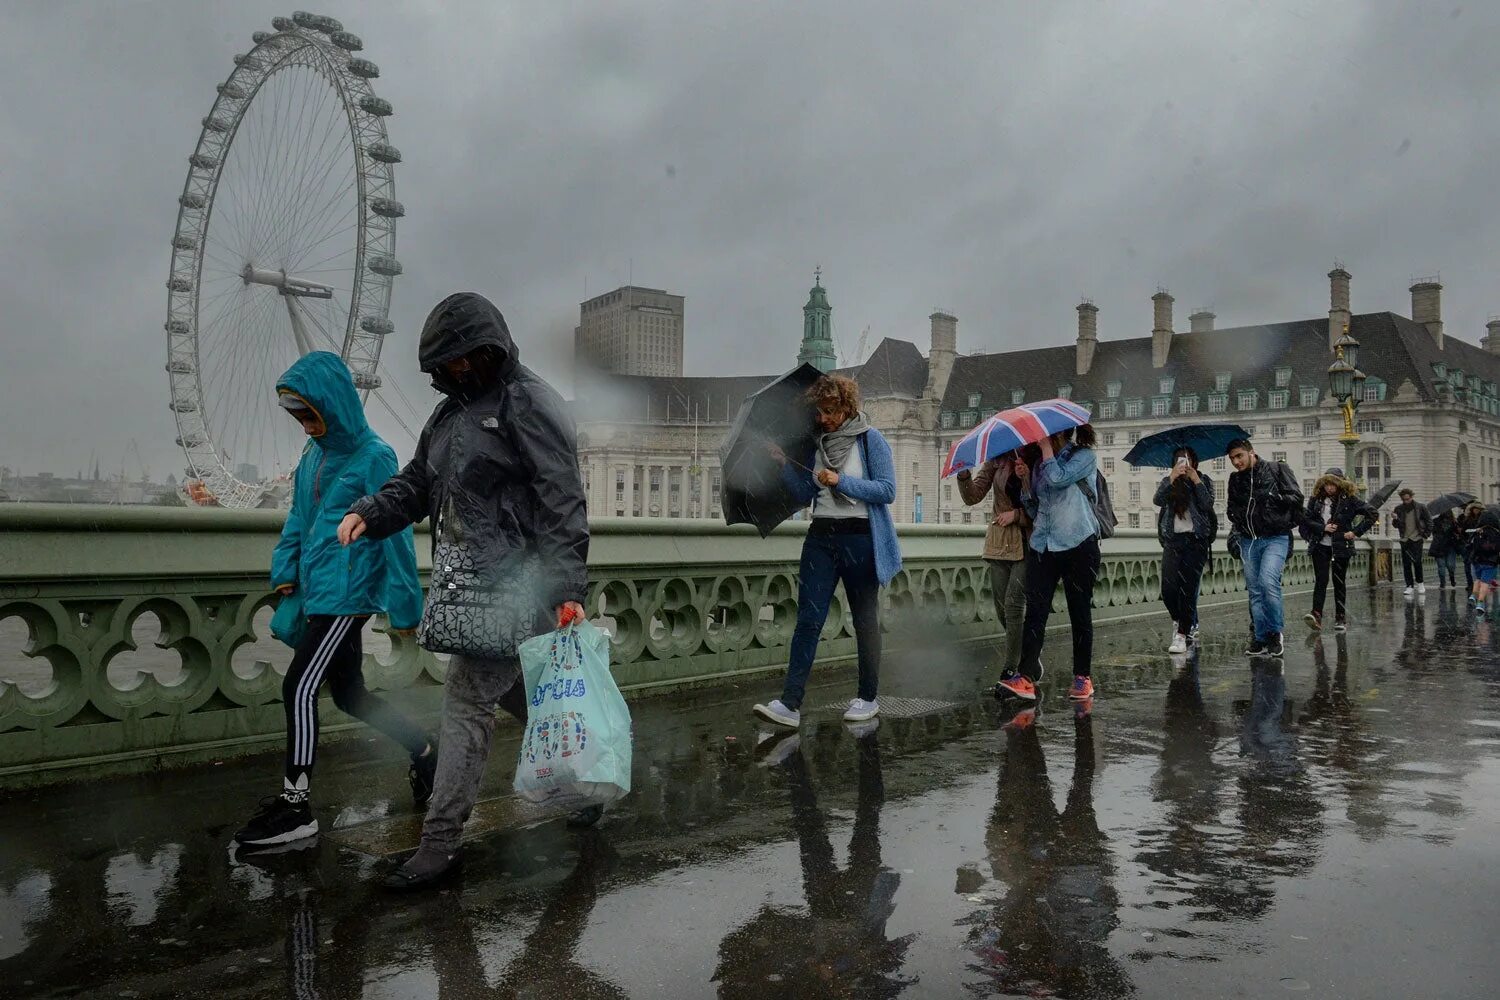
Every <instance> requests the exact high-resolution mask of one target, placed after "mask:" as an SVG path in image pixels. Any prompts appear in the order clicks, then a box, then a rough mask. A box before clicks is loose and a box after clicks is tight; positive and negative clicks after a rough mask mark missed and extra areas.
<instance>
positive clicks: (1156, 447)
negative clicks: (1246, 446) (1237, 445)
mask: <svg viewBox="0 0 1500 1000" xmlns="http://www.w3.org/2000/svg"><path fill="white" fill-rule="evenodd" d="M1249 437H1250V432H1249V431H1247V430H1245V428H1243V427H1241V426H1240V425H1239V424H1184V425H1182V426H1181V427H1169V428H1167V429H1166V430H1164V431H1157V432H1156V433H1155V434H1149V435H1147V436H1146V437H1143V438H1141V439H1140V440H1139V441H1137V442H1136V443H1135V447H1133V448H1131V449H1130V450H1129V451H1128V452H1126V453H1125V462H1126V463H1127V464H1128V465H1131V466H1133V467H1136V468H1140V467H1141V466H1147V467H1154V468H1158V469H1170V468H1171V467H1172V454H1173V453H1174V452H1176V451H1177V449H1178V448H1191V449H1193V454H1195V455H1197V456H1198V460H1199V461H1202V462H1206V461H1208V460H1209V459H1211V458H1222V457H1224V456H1225V455H1227V454H1229V443H1230V442H1231V441H1238V440H1239V439H1241V438H1249Z"/></svg>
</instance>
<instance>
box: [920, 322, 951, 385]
mask: <svg viewBox="0 0 1500 1000" xmlns="http://www.w3.org/2000/svg"><path fill="white" fill-rule="evenodd" d="M927 318H928V320H929V321H930V322H931V323H932V346H931V349H930V350H929V351H928V354H927V388H926V390H925V391H924V392H923V393H922V395H923V397H924V398H926V399H939V400H940V399H942V398H943V394H944V393H945V392H947V391H948V378H949V376H951V375H952V374H953V363H954V361H955V360H956V359H957V357H958V318H957V317H956V316H954V315H953V314H952V313H947V312H943V311H941V310H939V311H937V312H934V313H933V314H932V315H931V316H929V317H927Z"/></svg>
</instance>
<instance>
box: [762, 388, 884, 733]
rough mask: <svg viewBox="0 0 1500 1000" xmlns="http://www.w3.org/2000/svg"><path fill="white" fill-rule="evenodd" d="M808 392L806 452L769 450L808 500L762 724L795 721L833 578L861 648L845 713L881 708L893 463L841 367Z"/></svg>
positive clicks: (862, 717) (852, 717)
mask: <svg viewBox="0 0 1500 1000" xmlns="http://www.w3.org/2000/svg"><path fill="white" fill-rule="evenodd" d="M807 396H808V399H809V400H810V401H811V402H812V404H813V409H814V420H815V421H816V423H817V431H818V434H817V441H816V445H815V447H814V448H813V450H812V451H810V452H808V454H806V455H798V456H796V457H795V460H789V459H788V457H787V456H786V455H785V454H784V453H783V452H782V451H781V449H780V448H777V447H774V446H773V447H772V448H771V449H770V451H771V457H772V458H774V459H776V460H777V461H779V462H780V463H781V474H782V481H783V482H785V483H786V485H787V488H788V489H789V490H790V491H791V493H792V495H793V496H794V497H796V498H797V499H798V500H800V501H802V502H803V503H810V504H812V524H811V525H810V526H809V527H808V529H807V539H806V541H804V542H803V543H802V567H801V571H800V573H799V575H798V578H797V627H796V629H795V631H793V633H792V648H791V658H790V662H789V663H788V664H787V669H786V683H785V684H784V686H783V687H782V691H781V697H780V698H778V699H776V700H775V701H772V702H771V703H770V704H769V705H756V706H755V709H754V710H755V714H756V715H759V716H760V717H761V718H763V719H765V720H767V721H768V722H774V723H776V724H777V725H780V726H786V727H788V728H791V729H795V728H797V727H798V726H800V725H801V723H802V714H801V707H802V696H803V694H804V691H805V689H806V686H807V677H808V674H809V673H811V672H812V665H813V658H814V657H815V656H816V655H817V652H818V637H819V636H820V635H821V634H822V632H823V623H824V622H826V621H827V620H828V610H829V604H830V603H831V602H832V600H833V591H834V588H835V587H836V586H837V585H838V583H839V581H843V584H844V598H845V600H846V601H847V602H848V604H849V610H850V612H851V614H852V616H853V618H854V641H855V645H856V648H857V649H858V653H859V691H858V696H857V697H856V698H854V699H853V700H852V701H850V702H849V707H848V709H847V710H846V711H845V712H844V719H845V720H846V721H848V722H865V721H868V720H870V719H873V718H874V717H875V716H876V715H877V714H879V712H880V705H879V704H878V703H877V701H876V691H877V688H878V686H879V682H880V588H881V587H884V586H885V585H886V584H887V583H890V582H891V578H892V577H894V576H895V575H896V574H897V573H898V572H899V571H900V569H901V548H900V546H899V544H898V543H897V541H896V525H895V522H894V521H893V520H892V518H891V507H890V505H891V503H892V501H894V500H895V499H896V462H895V459H894V458H892V456H891V446H890V445H889V444H888V443H886V440H885V437H884V436H883V435H882V434H881V433H880V431H878V430H876V429H875V428H874V427H872V426H871V425H870V422H869V421H868V420H867V419H866V418H865V415H864V413H863V412H861V410H860V408H859V386H858V385H857V384H856V383H855V381H854V380H853V379H849V378H845V377H843V376H842V375H824V376H823V377H822V378H820V379H818V381H817V382H815V383H814V384H813V386H812V388H811V389H809V390H808V392H807ZM814 470H816V471H814Z"/></svg>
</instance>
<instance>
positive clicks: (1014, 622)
mask: <svg viewBox="0 0 1500 1000" xmlns="http://www.w3.org/2000/svg"><path fill="white" fill-rule="evenodd" d="M1026 467H1027V463H1026V460H1025V459H1023V458H1022V457H1021V456H1020V454H1019V453H1017V452H1014V451H1012V452H1007V453H1006V454H1004V455H1001V456H1000V457H999V458H995V459H991V460H990V461H988V462H986V463H984V465H982V466H980V467H979V471H978V472H975V473H972V474H971V473H970V472H969V470H968V469H965V470H964V471H962V472H960V473H959V474H958V494H959V496H961V497H963V501H964V503H966V504H968V505H969V506H970V507H972V506H974V505H975V504H977V503H979V502H980V501H981V500H983V499H984V498H985V497H986V496H989V495H991V494H992V493H993V495H994V499H993V503H992V505H991V509H990V526H989V530H988V531H986V532H985V534H984V561H985V565H986V566H988V567H989V574H990V591H991V594H992V595H993V597H994V600H995V618H996V619H997V620H998V621H999V622H1000V625H1001V627H1002V628H1004V629H1005V653H1004V656H1005V659H1004V662H1003V664H1002V666H1003V668H1004V669H1005V670H1015V669H1016V667H1017V666H1019V665H1020V663H1021V623H1022V621H1023V620H1024V618H1025V616H1026V542H1027V540H1028V538H1029V537H1030V533H1031V518H1030V517H1029V516H1027V514H1026V510H1025V508H1024V507H1023V506H1022V505H1021V482H1022V475H1023V471H1022V470H1024V469H1025V468H1026Z"/></svg>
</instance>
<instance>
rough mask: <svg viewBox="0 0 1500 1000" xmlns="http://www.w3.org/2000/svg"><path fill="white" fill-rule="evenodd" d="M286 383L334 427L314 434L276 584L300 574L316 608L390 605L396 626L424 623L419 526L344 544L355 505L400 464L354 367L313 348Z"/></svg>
mask: <svg viewBox="0 0 1500 1000" xmlns="http://www.w3.org/2000/svg"><path fill="white" fill-rule="evenodd" d="M276 389H277V392H280V391H282V390H286V391H289V392H292V393H295V394H296V395H297V396H299V397H300V398H301V399H302V400H303V401H305V402H306V403H307V404H308V406H309V407H311V408H312V409H313V410H314V411H315V412H316V413H318V415H319V416H321V417H322V418H323V424H324V426H325V427H326V428H327V429H326V431H325V432H324V433H323V434H322V436H320V437H316V438H312V439H310V440H309V442H308V445H307V448H306V449H305V450H304V451H303V452H302V460H301V461H300V462H298V463H297V472H296V475H295V477H294V479H293V481H292V509H291V511H289V512H288V513H287V517H286V525H285V527H283V528H282V530H281V541H280V542H278V543H277V545H276V551H275V553H274V554H273V555H272V556H271V584H272V586H273V587H279V586H281V585H282V584H287V583H295V584H296V585H297V590H298V591H299V592H300V593H301V595H302V607H303V613H304V614H307V615H369V614H376V613H380V612H384V613H385V614H387V615H388V616H389V617H390V620H391V626H392V627H393V628H402V629H405V628H416V626H417V622H418V621H419V620H420V619H421V617H422V585H421V583H420V582H419V581H418V580H417V555H416V549H415V548H414V547H413V545H412V532H411V528H407V529H406V530H405V531H401V532H397V533H396V534H394V535H391V536H390V537H389V538H384V539H381V540H380V541H372V540H370V539H366V538H361V539H359V540H358V541H356V542H355V543H354V544H352V545H349V546H347V547H345V546H342V545H340V544H339V538H338V529H339V522H340V521H342V520H343V519H344V515H345V514H346V513H348V511H349V505H350V504H352V503H354V501H356V500H358V499H359V498H360V497H362V496H365V495H366V494H369V493H374V492H375V491H376V490H378V489H380V487H381V486H383V485H384V484H385V481H386V480H387V479H389V478H391V476H393V475H394V474H395V472H396V453H395V452H394V451H392V450H391V446H390V445H388V444H386V443H385V442H384V441H382V440H381V439H380V437H379V436H378V435H377V434H376V433H375V432H374V431H373V430H371V428H370V424H369V422H368V421H366V420H365V411H364V407H362V406H361V405H360V402H359V393H358V391H357V390H356V389H355V388H354V379H353V377H352V376H351V375H350V374H349V369H348V368H347V367H346V366H345V365H344V362H343V360H342V359H340V358H339V356H338V355H337V354H331V353H329V352H328V351H314V352H312V353H311V354H307V355H305V356H303V357H302V358H300V359H299V360H298V361H297V363H296V364H294V365H292V367H290V368H288V369H287V371H286V374H285V375H283V376H281V379H280V381H278V382H277V383H276Z"/></svg>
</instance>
